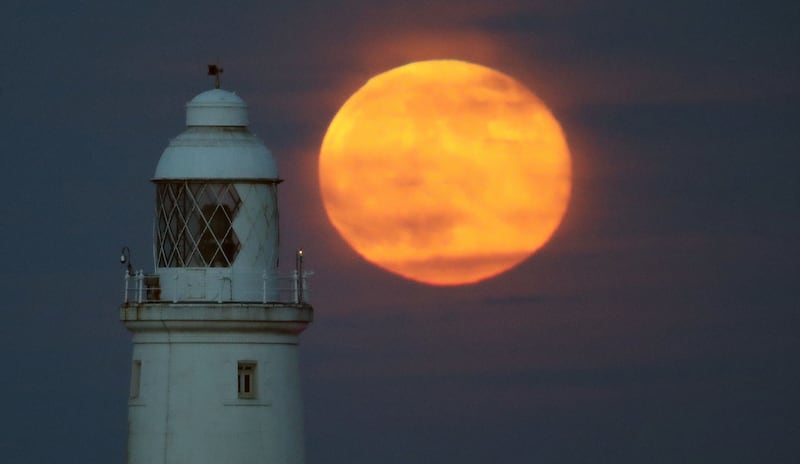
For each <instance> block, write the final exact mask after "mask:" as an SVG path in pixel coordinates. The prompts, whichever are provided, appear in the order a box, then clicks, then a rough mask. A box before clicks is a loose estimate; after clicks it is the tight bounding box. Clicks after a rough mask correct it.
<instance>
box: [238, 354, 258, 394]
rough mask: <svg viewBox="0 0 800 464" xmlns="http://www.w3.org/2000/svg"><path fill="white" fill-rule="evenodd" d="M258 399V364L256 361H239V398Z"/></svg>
mask: <svg viewBox="0 0 800 464" xmlns="http://www.w3.org/2000/svg"><path fill="white" fill-rule="evenodd" d="M255 397H256V363H255V361H239V398H241V399H253V398H255Z"/></svg>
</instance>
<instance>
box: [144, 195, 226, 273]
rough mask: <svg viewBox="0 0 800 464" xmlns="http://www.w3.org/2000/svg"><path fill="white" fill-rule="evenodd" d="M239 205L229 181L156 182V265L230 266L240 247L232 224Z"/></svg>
mask: <svg viewBox="0 0 800 464" xmlns="http://www.w3.org/2000/svg"><path fill="white" fill-rule="evenodd" d="M240 207H241V198H240V197H239V194H238V193H237V192H236V187H235V186H234V185H233V184H230V183H223V182H210V183H205V182H192V181H178V182H160V183H158V184H157V195H156V224H157V227H156V248H157V256H158V266H159V267H229V266H230V265H231V264H232V263H233V261H234V260H235V259H236V255H237V254H238V253H239V250H240V249H241V243H240V242H239V238H238V237H237V236H236V232H235V231H234V230H233V226H232V224H233V220H234V218H235V217H236V214H237V213H238V212H239V209H240Z"/></svg>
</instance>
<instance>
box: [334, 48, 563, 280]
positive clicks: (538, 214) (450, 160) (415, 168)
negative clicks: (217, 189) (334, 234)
mask: <svg viewBox="0 0 800 464" xmlns="http://www.w3.org/2000/svg"><path fill="white" fill-rule="evenodd" d="M571 177H572V174H571V163H570V153H569V149H568V147H567V142H566V139H565V137H564V133H563V131H562V129H561V126H560V125H559V123H558V121H556V119H555V118H554V117H553V115H552V113H551V112H550V110H548V109H547V107H546V106H545V105H544V104H543V103H542V102H541V100H539V98H537V97H536V95H534V94H533V93H532V92H531V91H530V90H528V89H527V88H525V86H523V85H522V84H520V83H519V82H517V81H516V80H514V79H513V78H511V77H509V76H507V75H505V74H503V73H501V72H498V71H495V70H494V69H491V68H487V67H484V66H480V65H477V64H472V63H467V62H463V61H453V60H434V61H421V62H415V63H411V64H407V65H405V66H400V67H398V68H394V69H392V70H389V71H387V72H384V73H382V74H379V75H377V76H375V77H373V78H372V79H370V80H369V81H368V82H367V83H366V84H365V85H364V86H363V87H361V88H360V89H359V90H358V91H357V92H356V93H354V94H353V95H352V96H351V97H350V98H349V99H348V100H347V101H346V102H345V104H344V105H343V106H342V107H341V108H340V109H339V112H338V113H336V116H335V117H334V118H333V120H332V121H331V123H330V126H329V127H328V130H327V133H326V134H325V138H324V139H323V142H322V148H321V150H320V156H319V181H320V190H321V194H322V199H323V202H324V205H325V210H326V212H327V214H328V218H329V219H330V221H331V223H332V224H333V225H334V227H335V228H336V230H338V231H339V233H340V234H341V235H342V237H343V238H344V239H345V241H346V242H347V243H348V244H350V246H352V247H353V248H354V249H355V250H356V251H357V252H358V253H359V254H360V255H361V256H362V257H364V259H366V260H367V261H369V262H372V263H374V264H376V265H378V266H380V267H381V268H383V269H386V270H388V271H391V272H393V273H396V274H399V275H401V276H403V277H405V278H408V279H411V280H415V281H418V282H424V283H428V284H433V285H459V284H468V283H473V282H478V281H481V280H484V279H487V278H489V277H492V276H495V275H497V274H499V273H502V272H504V271H506V270H508V269H510V268H512V267H513V266H515V265H517V264H519V263H520V262H522V261H524V260H525V259H527V258H528V257H529V256H530V255H531V254H533V253H534V252H536V250H538V249H540V248H541V247H542V246H543V245H544V244H545V243H546V242H547V241H548V240H549V239H550V237H551V236H552V234H553V232H554V231H555V230H556V228H557V227H558V225H559V223H560V222H561V219H562V218H563V216H564V213H565V211H566V209H567V204H568V202H569V196H570V190H571V183H572V180H571Z"/></svg>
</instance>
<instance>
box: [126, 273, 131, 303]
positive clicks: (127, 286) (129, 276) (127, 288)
mask: <svg viewBox="0 0 800 464" xmlns="http://www.w3.org/2000/svg"><path fill="white" fill-rule="evenodd" d="M130 279H131V274H130V273H129V272H128V271H125V304H128V290H129V283H128V281H129V280H130Z"/></svg>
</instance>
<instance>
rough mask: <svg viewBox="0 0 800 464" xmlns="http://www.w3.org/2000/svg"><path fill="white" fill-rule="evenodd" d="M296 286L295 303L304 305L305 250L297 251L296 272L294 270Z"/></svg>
mask: <svg viewBox="0 0 800 464" xmlns="http://www.w3.org/2000/svg"><path fill="white" fill-rule="evenodd" d="M294 273H295V274H294V285H295V297H294V302H295V303H302V302H303V297H304V295H303V293H304V290H303V283H304V282H303V250H297V258H296V261H295V270H294Z"/></svg>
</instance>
